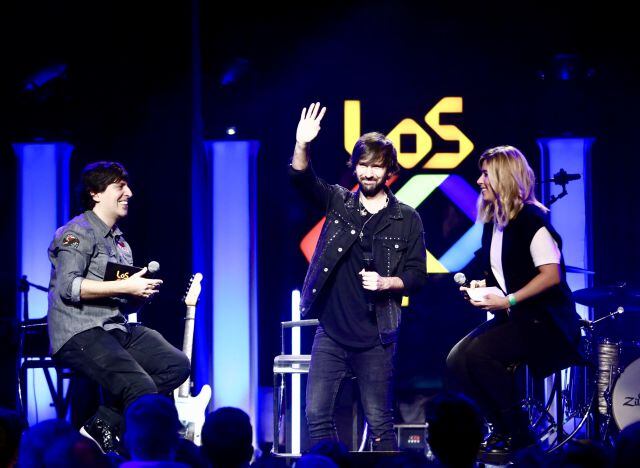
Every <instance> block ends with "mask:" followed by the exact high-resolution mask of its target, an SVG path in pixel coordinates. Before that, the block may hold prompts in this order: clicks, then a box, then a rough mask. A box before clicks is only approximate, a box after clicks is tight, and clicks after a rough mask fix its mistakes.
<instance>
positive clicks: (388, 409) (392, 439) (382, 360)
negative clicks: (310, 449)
mask: <svg viewBox="0 0 640 468" xmlns="http://www.w3.org/2000/svg"><path fill="white" fill-rule="evenodd" d="M395 349H396V345H395V343H390V344H388V345H382V344H380V345H377V346H374V347H373V348H366V349H359V348H350V347H346V346H342V345H341V344H340V343H338V342H336V341H335V340H333V339H331V338H330V337H329V336H328V335H327V334H326V333H325V331H324V329H323V328H322V327H321V326H320V327H318V329H317V330H316V335H315V338H314V340H313V348H312V350H311V367H310V368H309V379H308V381H307V397H306V414H307V424H308V426H309V435H310V437H311V440H312V441H313V443H315V442H318V441H319V440H322V439H327V438H330V439H334V440H337V439H338V434H337V431H336V426H335V421H334V409H335V402H336V397H337V395H338V391H339V390H340V384H341V383H342V380H343V379H344V378H345V377H346V376H347V375H353V376H355V377H356V379H357V382H358V388H359V390H360V400H361V403H362V408H363V410H364V415H365V418H366V419H367V423H368V425H369V431H370V440H371V441H372V446H373V449H374V450H397V447H398V445H397V440H396V435H395V432H394V431H393V359H394V355H395Z"/></svg>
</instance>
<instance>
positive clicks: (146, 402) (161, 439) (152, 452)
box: [124, 395, 181, 461]
mask: <svg viewBox="0 0 640 468" xmlns="http://www.w3.org/2000/svg"><path fill="white" fill-rule="evenodd" d="M180 427H181V424H180V420H179V419H178V411H177V410H176V407H175V405H174V404H173V402H172V401H171V400H170V399H169V398H167V397H165V396H162V395H143V396H141V397H140V398H138V399H137V400H135V401H134V402H133V403H131V405H129V407H128V408H127V411H126V412H125V433H124V440H125V445H126V447H127V449H128V450H129V453H130V454H131V459H132V460H139V461H172V460H174V459H175V455H176V451H177V449H178V445H179V443H180V436H179V433H178V431H179V430H180Z"/></svg>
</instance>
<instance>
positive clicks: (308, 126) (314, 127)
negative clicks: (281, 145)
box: [296, 102, 327, 145]
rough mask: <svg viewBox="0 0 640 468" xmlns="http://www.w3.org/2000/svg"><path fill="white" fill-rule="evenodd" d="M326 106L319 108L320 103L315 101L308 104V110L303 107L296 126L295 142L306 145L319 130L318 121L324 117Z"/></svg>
mask: <svg viewBox="0 0 640 468" xmlns="http://www.w3.org/2000/svg"><path fill="white" fill-rule="evenodd" d="M326 111H327V108H326V107H323V108H322V110H320V103H319V102H316V103H313V104H311V105H310V106H309V110H307V108H306V107H305V108H304V109H302V114H301V115H300V122H298V128H297V130H296V142H297V143H299V144H303V145H306V144H307V143H309V142H311V141H312V140H313V139H314V138H315V137H316V136H318V132H319V131H320V122H321V121H322V117H324V114H325V112H326Z"/></svg>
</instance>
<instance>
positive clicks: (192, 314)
mask: <svg viewBox="0 0 640 468" xmlns="http://www.w3.org/2000/svg"><path fill="white" fill-rule="evenodd" d="M195 318H196V307H195V306H187V314H186V316H185V318H184V338H183V340H182V352H183V353H184V354H186V355H187V357H188V358H189V362H191V355H192V351H193V329H194V322H195ZM190 390H191V376H189V378H187V380H186V381H185V382H184V383H183V384H182V385H180V389H179V390H178V394H179V395H180V396H181V397H188V396H189V392H190Z"/></svg>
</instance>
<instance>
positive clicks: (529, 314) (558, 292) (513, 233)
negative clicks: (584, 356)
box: [479, 204, 580, 374]
mask: <svg viewBox="0 0 640 468" xmlns="http://www.w3.org/2000/svg"><path fill="white" fill-rule="evenodd" d="M542 227H546V228H547V230H548V231H549V233H551V236H552V237H553V238H554V240H555V241H556V242H557V244H558V248H559V249H560V250H561V251H562V239H561V238H560V235H559V234H558V233H557V232H556V230H555V229H554V228H553V226H551V224H550V223H549V220H548V217H547V215H546V213H545V212H544V211H543V210H541V209H540V208H539V207H537V206H536V205H532V204H526V205H525V206H524V207H523V208H522V210H521V211H520V213H518V215H517V216H516V217H515V218H514V219H512V220H511V221H509V224H507V226H506V227H505V229H504V231H503V239H502V270H503V274H504V279H505V284H506V287H507V291H505V292H510V293H511V292H516V291H518V290H519V289H521V288H522V287H523V286H525V285H526V284H527V283H528V282H529V281H531V280H532V279H533V278H534V277H535V276H536V275H537V274H538V269H537V268H536V266H535V265H534V263H533V258H532V257H531V251H530V246H531V241H532V240H533V237H534V236H535V234H536V233H537V232H538V230H539V229H540V228H542ZM492 235H493V223H486V224H485V226H484V230H483V232H482V248H481V250H480V252H479V254H480V256H481V261H482V264H483V265H484V267H485V276H486V280H487V286H498V287H499V285H498V283H497V281H496V279H495V277H494V275H493V272H492V271H491V261H490V251H491V238H492ZM560 262H561V263H560V267H561V280H560V283H559V284H558V285H556V286H553V287H551V288H549V289H547V290H546V291H543V292H542V293H540V294H538V295H537V296H535V297H532V298H529V299H527V300H525V301H523V302H521V303H519V304H516V305H515V306H513V307H511V313H510V316H509V318H510V319H511V320H518V321H522V322H523V323H525V324H526V323H527V322H533V321H541V322H545V323H548V324H549V325H550V326H551V328H555V329H556V331H559V332H560V333H558V334H557V336H558V337H559V340H561V341H562V343H560V342H558V343H554V344H553V345H552V344H551V343H550V348H553V351H552V352H550V353H548V355H547V353H544V355H540V359H539V361H540V362H539V363H538V366H537V367H538V369H535V370H537V371H538V372H537V373H541V374H548V373H550V372H552V371H553V370H557V369H560V368H563V367H567V365H568V364H569V363H573V362H575V361H579V360H580V359H579V354H576V353H577V351H578V344H579V341H580V329H579V325H578V320H579V316H578V314H577V313H576V310H575V303H574V301H573V296H572V294H571V290H570V289H569V286H568V285H567V282H566V279H565V276H566V272H565V265H564V259H562V258H561V260H560ZM554 334H555V333H554Z"/></svg>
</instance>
